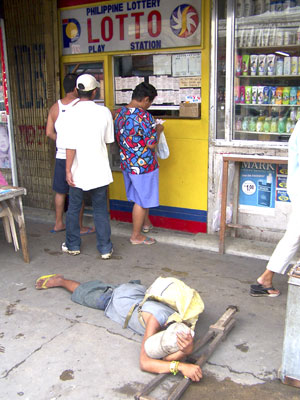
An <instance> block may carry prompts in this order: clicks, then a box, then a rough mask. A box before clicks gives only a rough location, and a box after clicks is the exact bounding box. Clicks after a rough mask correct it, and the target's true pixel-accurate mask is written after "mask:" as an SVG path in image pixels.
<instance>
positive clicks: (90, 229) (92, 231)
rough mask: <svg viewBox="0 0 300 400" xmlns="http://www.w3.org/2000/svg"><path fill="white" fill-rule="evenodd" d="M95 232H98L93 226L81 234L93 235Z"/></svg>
mask: <svg viewBox="0 0 300 400" xmlns="http://www.w3.org/2000/svg"><path fill="white" fill-rule="evenodd" d="M93 233H96V230H95V229H93V228H89V229H88V230H87V231H86V232H83V233H81V234H80V236H85V235H92V234H93Z"/></svg>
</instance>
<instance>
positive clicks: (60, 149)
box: [54, 99, 79, 160]
mask: <svg viewBox="0 0 300 400" xmlns="http://www.w3.org/2000/svg"><path fill="white" fill-rule="evenodd" d="M78 101H79V99H75V100H72V101H71V103H69V104H63V103H62V102H61V101H60V100H58V101H57V103H58V110H59V111H58V116H57V119H56V121H55V124H54V128H55V131H56V158H59V159H62V160H65V159H66V147H65V140H64V136H65V135H64V130H65V124H64V116H65V113H66V112H67V111H68V110H70V109H71V108H72V107H73V105H74V104H76V103H77V102H78Z"/></svg>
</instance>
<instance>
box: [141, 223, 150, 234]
mask: <svg viewBox="0 0 300 400" xmlns="http://www.w3.org/2000/svg"><path fill="white" fill-rule="evenodd" d="M151 229H153V225H144V226H143V228H142V231H143V232H144V233H148V232H150V231H151Z"/></svg>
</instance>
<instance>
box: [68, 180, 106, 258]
mask: <svg viewBox="0 0 300 400" xmlns="http://www.w3.org/2000/svg"><path fill="white" fill-rule="evenodd" d="M88 192H89V193H90V194H91V197H92V206H93V216H94V224H95V228H96V234H97V249H98V251H99V253H101V254H106V253H110V252H111V250H112V242H111V240H110V235H111V230H110V221H109V214H108V209H107V186H102V187H99V188H96V189H91V190H89V191H88ZM83 193H84V192H83V190H82V189H79V188H76V187H71V186H70V189H69V207H68V212H67V218H66V246H67V247H68V249H69V250H80V244H81V238H80V226H79V214H80V209H81V206H82V200H83Z"/></svg>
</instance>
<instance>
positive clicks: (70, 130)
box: [64, 101, 114, 190]
mask: <svg viewBox="0 0 300 400" xmlns="http://www.w3.org/2000/svg"><path fill="white" fill-rule="evenodd" d="M65 117H66V118H65V121H64V122H65V125H66V140H67V148H68V149H74V150H76V156H75V159H74V163H73V166H72V174H73V180H74V182H75V184H76V186H77V187H80V188H82V189H83V190H90V189H93V188H95V187H100V186H104V185H108V184H109V183H111V182H112V174H111V170H110V166H109V160H108V153H107V148H106V144H107V143H112V142H113V141H114V132H113V121H112V116H111V113H110V111H109V109H108V108H107V107H102V106H98V105H96V104H95V103H94V102H93V101H79V102H78V103H77V104H76V105H75V106H74V107H73V108H72V109H71V110H69V111H68V112H67V113H66V115H65Z"/></svg>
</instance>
